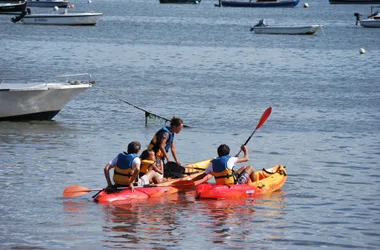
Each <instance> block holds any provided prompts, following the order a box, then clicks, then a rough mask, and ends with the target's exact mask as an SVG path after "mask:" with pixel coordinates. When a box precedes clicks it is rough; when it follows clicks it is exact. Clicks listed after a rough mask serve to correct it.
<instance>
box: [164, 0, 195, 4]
mask: <svg viewBox="0 0 380 250" xmlns="http://www.w3.org/2000/svg"><path fill="white" fill-rule="evenodd" d="M160 3H165V4H167V3H171V4H199V3H201V0H160Z"/></svg>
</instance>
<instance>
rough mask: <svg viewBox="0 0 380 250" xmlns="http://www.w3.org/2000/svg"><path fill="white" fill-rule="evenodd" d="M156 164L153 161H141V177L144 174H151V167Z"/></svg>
mask: <svg viewBox="0 0 380 250" xmlns="http://www.w3.org/2000/svg"><path fill="white" fill-rule="evenodd" d="M152 164H154V161H152V160H141V166H140V172H139V176H140V177H141V176H143V175H144V174H146V173H148V172H149V167H150V166H152Z"/></svg>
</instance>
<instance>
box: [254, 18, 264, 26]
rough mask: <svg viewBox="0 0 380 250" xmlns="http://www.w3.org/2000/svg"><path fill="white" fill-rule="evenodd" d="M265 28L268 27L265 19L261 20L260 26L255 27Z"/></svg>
mask: <svg viewBox="0 0 380 250" xmlns="http://www.w3.org/2000/svg"><path fill="white" fill-rule="evenodd" d="M265 26H267V25H266V24H265V19H264V18H263V19H260V21H259V22H258V24H256V25H255V26H254V27H265Z"/></svg>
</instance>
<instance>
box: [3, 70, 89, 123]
mask: <svg viewBox="0 0 380 250" xmlns="http://www.w3.org/2000/svg"><path fill="white" fill-rule="evenodd" d="M74 76H75V77H77V78H76V79H78V78H79V79H82V78H83V76H86V78H89V77H90V75H89V74H77V75H64V76H61V77H65V78H66V81H60V82H33V83H19V82H18V83H16V82H12V83H11V82H9V83H3V82H2V81H0V121H14V120H50V119H52V118H53V117H54V116H55V115H56V114H58V112H59V111H61V109H62V108H63V107H64V106H65V105H66V104H67V103H68V102H69V101H70V100H71V99H72V98H73V97H74V96H76V95H78V94H80V93H82V92H85V91H86V90H87V89H88V88H90V87H92V85H93V84H94V83H95V82H94V81H91V80H90V79H87V80H84V81H83V80H70V79H71V78H70V77H74Z"/></svg>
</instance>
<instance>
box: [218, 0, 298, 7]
mask: <svg viewBox="0 0 380 250" xmlns="http://www.w3.org/2000/svg"><path fill="white" fill-rule="evenodd" d="M298 3H299V0H257V1H256V2H252V1H249V2H240V1H229V0H221V1H219V6H223V7H255V8H257V7H295V6H296V5H297V4H298ZM216 6H218V5H216Z"/></svg>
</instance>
